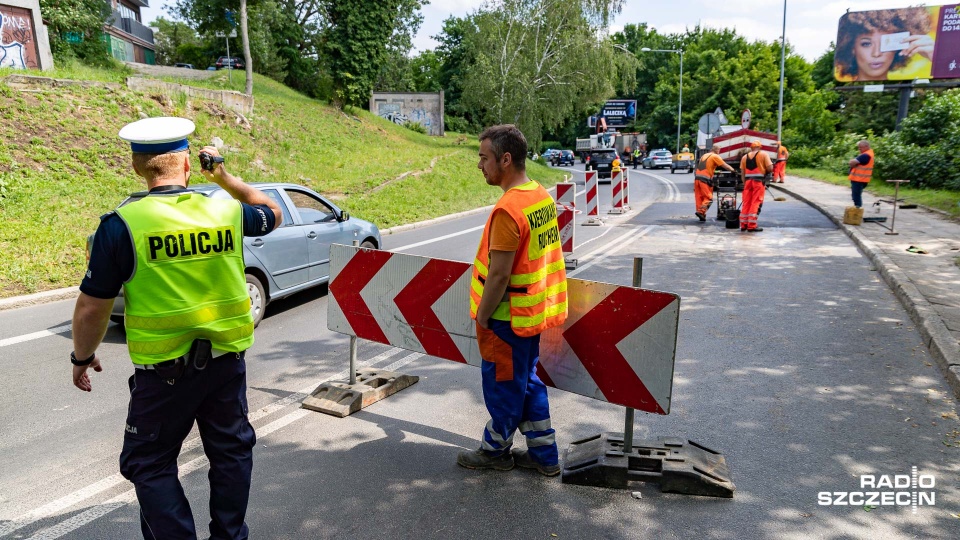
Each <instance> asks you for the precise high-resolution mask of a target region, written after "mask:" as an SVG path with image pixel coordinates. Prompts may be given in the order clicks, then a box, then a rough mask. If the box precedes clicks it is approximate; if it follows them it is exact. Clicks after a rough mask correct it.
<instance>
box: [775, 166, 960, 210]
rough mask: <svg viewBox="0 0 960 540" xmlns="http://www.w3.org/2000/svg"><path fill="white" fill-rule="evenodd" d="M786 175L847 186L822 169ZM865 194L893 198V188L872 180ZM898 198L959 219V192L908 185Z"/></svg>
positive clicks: (797, 171) (902, 188) (836, 176)
mask: <svg viewBox="0 0 960 540" xmlns="http://www.w3.org/2000/svg"><path fill="white" fill-rule="evenodd" d="M788 174H792V175H794V176H802V177H804V178H812V179H814V180H820V181H822V182H827V183H830V184H836V185H838V186H849V185H850V180H848V179H847V177H846V176H843V175H840V174H837V173H835V172H833V171H825V170H822V169H789V171H788ZM867 192H869V193H872V194H874V195H879V196H883V197H891V200H892V197H893V194H894V186H893V184H888V183H886V182H883V181H879V180H873V181H871V182H870V183H869V184H867ZM900 198H902V199H907V201H906V202H907V203H916V204H922V205H924V206H929V207H930V208H936V209H937V210H943V211H944V212H947V213H948V214H950V215H951V216H953V217H955V218H956V217H960V192H958V191H950V190H945V189H918V188H913V187H910V186H909V185H906V184H904V185H901V186H900Z"/></svg>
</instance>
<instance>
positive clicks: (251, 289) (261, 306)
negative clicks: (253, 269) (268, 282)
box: [247, 274, 267, 328]
mask: <svg viewBox="0 0 960 540" xmlns="http://www.w3.org/2000/svg"><path fill="white" fill-rule="evenodd" d="M247 293H248V294H249V295H250V314H251V315H253V327H254V328H256V327H257V325H259V324H260V321H261V320H263V313H264V312H265V311H266V310H267V295H266V294H265V293H264V292H263V284H262V283H260V280H259V279H257V277H256V276H254V275H252V274H247Z"/></svg>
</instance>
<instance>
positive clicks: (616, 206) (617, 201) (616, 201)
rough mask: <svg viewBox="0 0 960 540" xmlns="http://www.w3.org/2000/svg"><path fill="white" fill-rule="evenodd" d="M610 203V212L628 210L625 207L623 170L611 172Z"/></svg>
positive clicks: (620, 212)
mask: <svg viewBox="0 0 960 540" xmlns="http://www.w3.org/2000/svg"><path fill="white" fill-rule="evenodd" d="M610 205H611V207H610V211H609V212H607V213H608V214H622V213H624V212H625V211H626V210H625V209H624V207H623V206H624V205H623V173H622V172H621V171H614V172H612V173H610Z"/></svg>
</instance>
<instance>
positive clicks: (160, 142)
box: [119, 116, 197, 154]
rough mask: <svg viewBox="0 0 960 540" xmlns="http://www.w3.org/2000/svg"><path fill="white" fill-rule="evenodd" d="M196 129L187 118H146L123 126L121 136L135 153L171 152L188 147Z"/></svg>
mask: <svg viewBox="0 0 960 540" xmlns="http://www.w3.org/2000/svg"><path fill="white" fill-rule="evenodd" d="M195 129H197V127H196V126H195V125H194V124H193V122H192V121H190V120H187V119H186V118H177V117H172V116H164V117H160V118H144V119H143V120H137V121H136V122H132V123H130V124H127V125H125V126H123V129H121V130H120V133H119V137H120V138H121V139H123V140H125V141H127V142H129V143H130V149H131V150H132V151H133V152H134V153H135V154H169V153H171V152H182V151H184V150H186V149H188V148H189V147H190V145H189V143H188V142H187V137H188V136H189V135H190V134H191V133H193V132H194V130H195Z"/></svg>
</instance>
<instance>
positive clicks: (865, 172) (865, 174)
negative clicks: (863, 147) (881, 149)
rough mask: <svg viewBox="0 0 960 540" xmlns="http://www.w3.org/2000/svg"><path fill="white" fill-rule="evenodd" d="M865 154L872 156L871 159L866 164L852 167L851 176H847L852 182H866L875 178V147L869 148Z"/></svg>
mask: <svg viewBox="0 0 960 540" xmlns="http://www.w3.org/2000/svg"><path fill="white" fill-rule="evenodd" d="M864 154H866V155H868V156H870V161H868V162H867V164H866V165H860V164H857V165H855V166H854V167H853V168H852V169H850V176H847V178H848V179H850V181H851V182H863V183H864V184H866V183H867V182H869V181H870V179H871V178H873V149H872V148H871V149H870V150H867V151H866V152H864Z"/></svg>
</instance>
